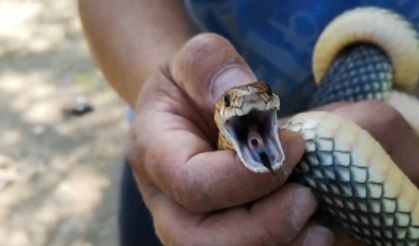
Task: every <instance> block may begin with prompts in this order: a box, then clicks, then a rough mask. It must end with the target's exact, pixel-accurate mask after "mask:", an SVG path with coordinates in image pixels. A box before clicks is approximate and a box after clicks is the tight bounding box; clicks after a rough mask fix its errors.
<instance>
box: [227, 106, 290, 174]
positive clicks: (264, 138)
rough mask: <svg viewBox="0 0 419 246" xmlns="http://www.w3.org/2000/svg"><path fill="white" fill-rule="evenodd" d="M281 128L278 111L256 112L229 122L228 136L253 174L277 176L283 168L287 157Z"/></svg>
mask: <svg viewBox="0 0 419 246" xmlns="http://www.w3.org/2000/svg"><path fill="white" fill-rule="evenodd" d="M277 124H278V120H277V116H276V110H275V109H269V110H258V109H253V110H250V111H249V113H247V114H241V115H239V116H234V117H231V118H230V119H229V120H228V121H226V122H225V124H224V132H225V134H227V135H228V139H229V140H230V143H231V145H232V146H233V148H234V149H235V150H236V152H237V154H238V156H239V158H240V160H241V161H242V162H243V164H244V166H245V167H247V168H248V169H249V170H251V171H253V172H257V173H262V172H273V171H276V170H278V169H279V168H280V167H281V165H282V163H283V161H284V153H283V150H282V146H281V143H280V141H279V137H278V132H277Z"/></svg>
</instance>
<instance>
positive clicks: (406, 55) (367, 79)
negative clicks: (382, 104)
mask: <svg viewBox="0 0 419 246" xmlns="http://www.w3.org/2000/svg"><path fill="white" fill-rule="evenodd" d="M313 73H314V77H315V79H316V81H318V82H319V84H320V85H319V89H318V91H317V92H316V94H315V95H314V97H313V101H312V106H313V107H314V106H321V105H324V104H327V103H331V102H336V101H359V100H367V99H380V100H385V101H387V102H389V103H390V104H391V105H392V106H394V107H396V109H398V110H399V111H400V112H401V113H402V115H403V116H404V117H405V118H406V119H407V120H408V122H409V123H410V124H411V125H412V127H413V128H414V130H415V131H416V132H417V133H419V119H417V117H418V114H419V102H418V100H417V99H415V98H413V97H412V96H408V95H405V94H403V93H401V92H396V91H395V90H394V87H399V88H401V89H405V90H407V91H409V90H411V89H412V88H414V86H415V85H416V81H417V80H418V78H419V42H418V39H417V35H416V32H415V31H414V30H413V28H412V27H410V25H409V23H407V22H406V21H405V20H404V19H403V18H401V17H400V16H398V15H396V14H394V13H392V12H389V11H386V10H383V9H378V8H373V7H367V8H358V9H355V10H351V11H348V12H346V13H344V14H343V15H341V16H339V17H338V18H337V19H335V20H334V21H333V22H332V23H331V24H330V25H329V26H328V27H326V29H325V30H324V31H323V33H322V35H321V36H320V38H319V41H318V42H317V44H316V47H315V50H314V54H313ZM279 106H280V103H279V98H278V97H277V96H276V95H275V94H273V93H272V92H271V91H270V89H269V87H268V86H267V85H265V84H264V83H261V82H256V83H254V84H249V85H246V86H241V87H235V88H232V89H230V90H228V91H227V92H226V93H225V94H224V95H223V96H222V97H221V98H220V100H218V101H217V103H216V110H215V116H214V117H215V122H216V124H217V127H218V128H219V132H220V133H219V143H218V146H219V148H221V149H232V150H234V151H236V152H237V154H238V156H239V157H240V159H241V161H242V162H243V164H244V165H245V166H246V167H247V168H248V169H250V170H251V171H253V172H269V171H274V170H278V169H279V168H281V165H282V163H283V161H284V159H285V158H286V157H285V156H284V154H283V151H282V147H281V144H280V141H279V139H278V135H277V124H278V121H277V118H276V111H277V110H279ZM408 108H416V115H415V114H413V115H412V114H409V110H408ZM281 128H283V129H288V130H291V131H295V132H298V133H300V134H301V135H302V137H303V138H304V140H305V154H304V157H303V159H302V161H301V162H300V163H299V165H298V166H297V168H296V170H295V174H296V175H297V177H298V179H299V180H300V182H302V183H304V184H306V185H308V186H310V187H311V188H312V189H313V190H314V191H315V193H316V195H317V196H318V197H319V199H320V201H321V204H322V205H321V207H322V208H324V210H325V211H326V212H327V213H329V214H330V215H331V216H332V217H333V218H335V219H336V220H337V221H338V223H339V224H340V225H341V226H342V227H343V228H345V229H346V230H348V231H350V232H351V234H352V235H353V236H354V237H355V238H356V239H358V240H360V241H362V242H363V243H364V244H366V245H419V190H418V188H417V187H416V186H415V185H414V184H413V183H412V182H411V181H410V180H409V178H408V177H407V176H406V175H405V174H404V173H402V171H401V170H400V169H399V168H398V167H397V165H396V164H395V163H394V162H393V160H392V159H391V157H390V156H389V155H388V154H387V153H386V152H385V150H384V149H383V148H382V147H381V146H380V144H379V143H378V142H377V141H376V140H374V138H373V137H372V136H371V135H370V134H369V133H368V132H366V131H365V130H363V129H361V128H360V127H358V126H357V125H356V124H354V123H353V122H350V121H347V120H344V119H341V118H339V117H337V116H334V115H332V114H329V113H325V112H316V111H312V112H308V113H301V114H298V115H296V116H294V117H292V118H291V119H290V120H289V121H288V122H287V123H286V124H285V125H284V126H281Z"/></svg>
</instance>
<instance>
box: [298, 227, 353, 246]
mask: <svg viewBox="0 0 419 246" xmlns="http://www.w3.org/2000/svg"><path fill="white" fill-rule="evenodd" d="M345 239H346V238H345ZM336 241H337V240H336ZM334 242H335V236H334V235H333V232H332V231H331V230H330V229H328V228H326V227H323V226H321V225H317V224H314V223H310V224H308V225H307V226H306V227H305V228H304V229H303V230H302V231H301V232H300V234H299V235H298V236H297V237H296V238H295V239H294V240H293V241H292V242H291V243H290V246H330V245H333V243H334ZM341 244H342V241H340V244H339V245H341ZM345 246H349V245H345Z"/></svg>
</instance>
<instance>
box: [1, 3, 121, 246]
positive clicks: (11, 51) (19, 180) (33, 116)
mask: <svg viewBox="0 0 419 246" xmlns="http://www.w3.org/2000/svg"><path fill="white" fill-rule="evenodd" d="M0 95H1V97H0V245H7V246H15V245H16V246H25V245H31V246H36V245H68V246H70V245H71V246H73V245H83V246H85V245H116V239H117V231H116V211H117V202H118V185H119V178H120V169H121V160H122V158H123V154H124V146H125V145H126V141H127V132H128V125H127V123H126V121H125V111H126V106H125V105H124V104H123V102H121V101H120V100H119V99H118V97H117V96H116V95H115V93H114V92H113V91H112V90H111V89H110V88H109V86H108V85H107V84H106V82H105V81H104V79H103V78H102V77H101V75H100V73H99V72H98V71H97V69H96V68H95V66H94V64H93V63H92V60H91V58H90V56H89V53H88V50H87V47H86V44H85V41H84V39H83V36H82V33H81V27H80V23H79V20H78V16H77V6H76V1H54V0H0ZM80 96H82V97H85V98H87V100H88V101H89V102H90V103H91V104H92V105H93V106H94V108H95V110H94V111H93V112H92V113H90V114H86V115H84V116H81V117H70V118H69V117H64V116H63V114H62V110H63V109H64V108H67V107H69V106H71V105H72V104H73V103H74V101H75V98H77V97H80Z"/></svg>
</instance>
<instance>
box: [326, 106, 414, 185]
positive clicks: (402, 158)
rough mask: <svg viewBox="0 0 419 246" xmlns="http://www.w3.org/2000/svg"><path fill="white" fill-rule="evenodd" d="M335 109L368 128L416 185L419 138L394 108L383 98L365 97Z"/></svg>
mask: <svg viewBox="0 0 419 246" xmlns="http://www.w3.org/2000/svg"><path fill="white" fill-rule="evenodd" d="M334 113H335V114H337V115H339V116H341V117H343V118H347V119H349V120H352V121H354V122H355V123H357V124H358V125H359V126H361V127H362V128H364V129H365V130H367V131H368V132H370V134H371V135H372V136H373V137H374V138H375V139H376V140H377V141H378V142H380V144H381V145H382V146H383V147H384V149H385V150H386V151H387V152H388V153H389V154H390V155H391V157H392V159H393V160H394V161H395V163H397V164H398V166H399V167H400V169H401V170H402V171H403V172H404V173H406V174H408V175H409V177H410V178H411V180H412V181H413V182H414V183H415V184H416V185H419V165H416V163H417V161H418V160H419V151H417V150H418V149H419V139H418V137H417V136H416V135H415V133H414V131H413V130H412V128H411V127H410V126H409V125H408V123H407V122H406V120H405V119H404V118H403V117H402V116H401V115H400V113H399V112H397V110H395V109H394V108H393V107H391V106H389V105H388V104H386V103H383V102H379V101H364V102H359V103H354V104H350V105H347V106H343V107H341V108H338V109H335V110H334Z"/></svg>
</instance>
